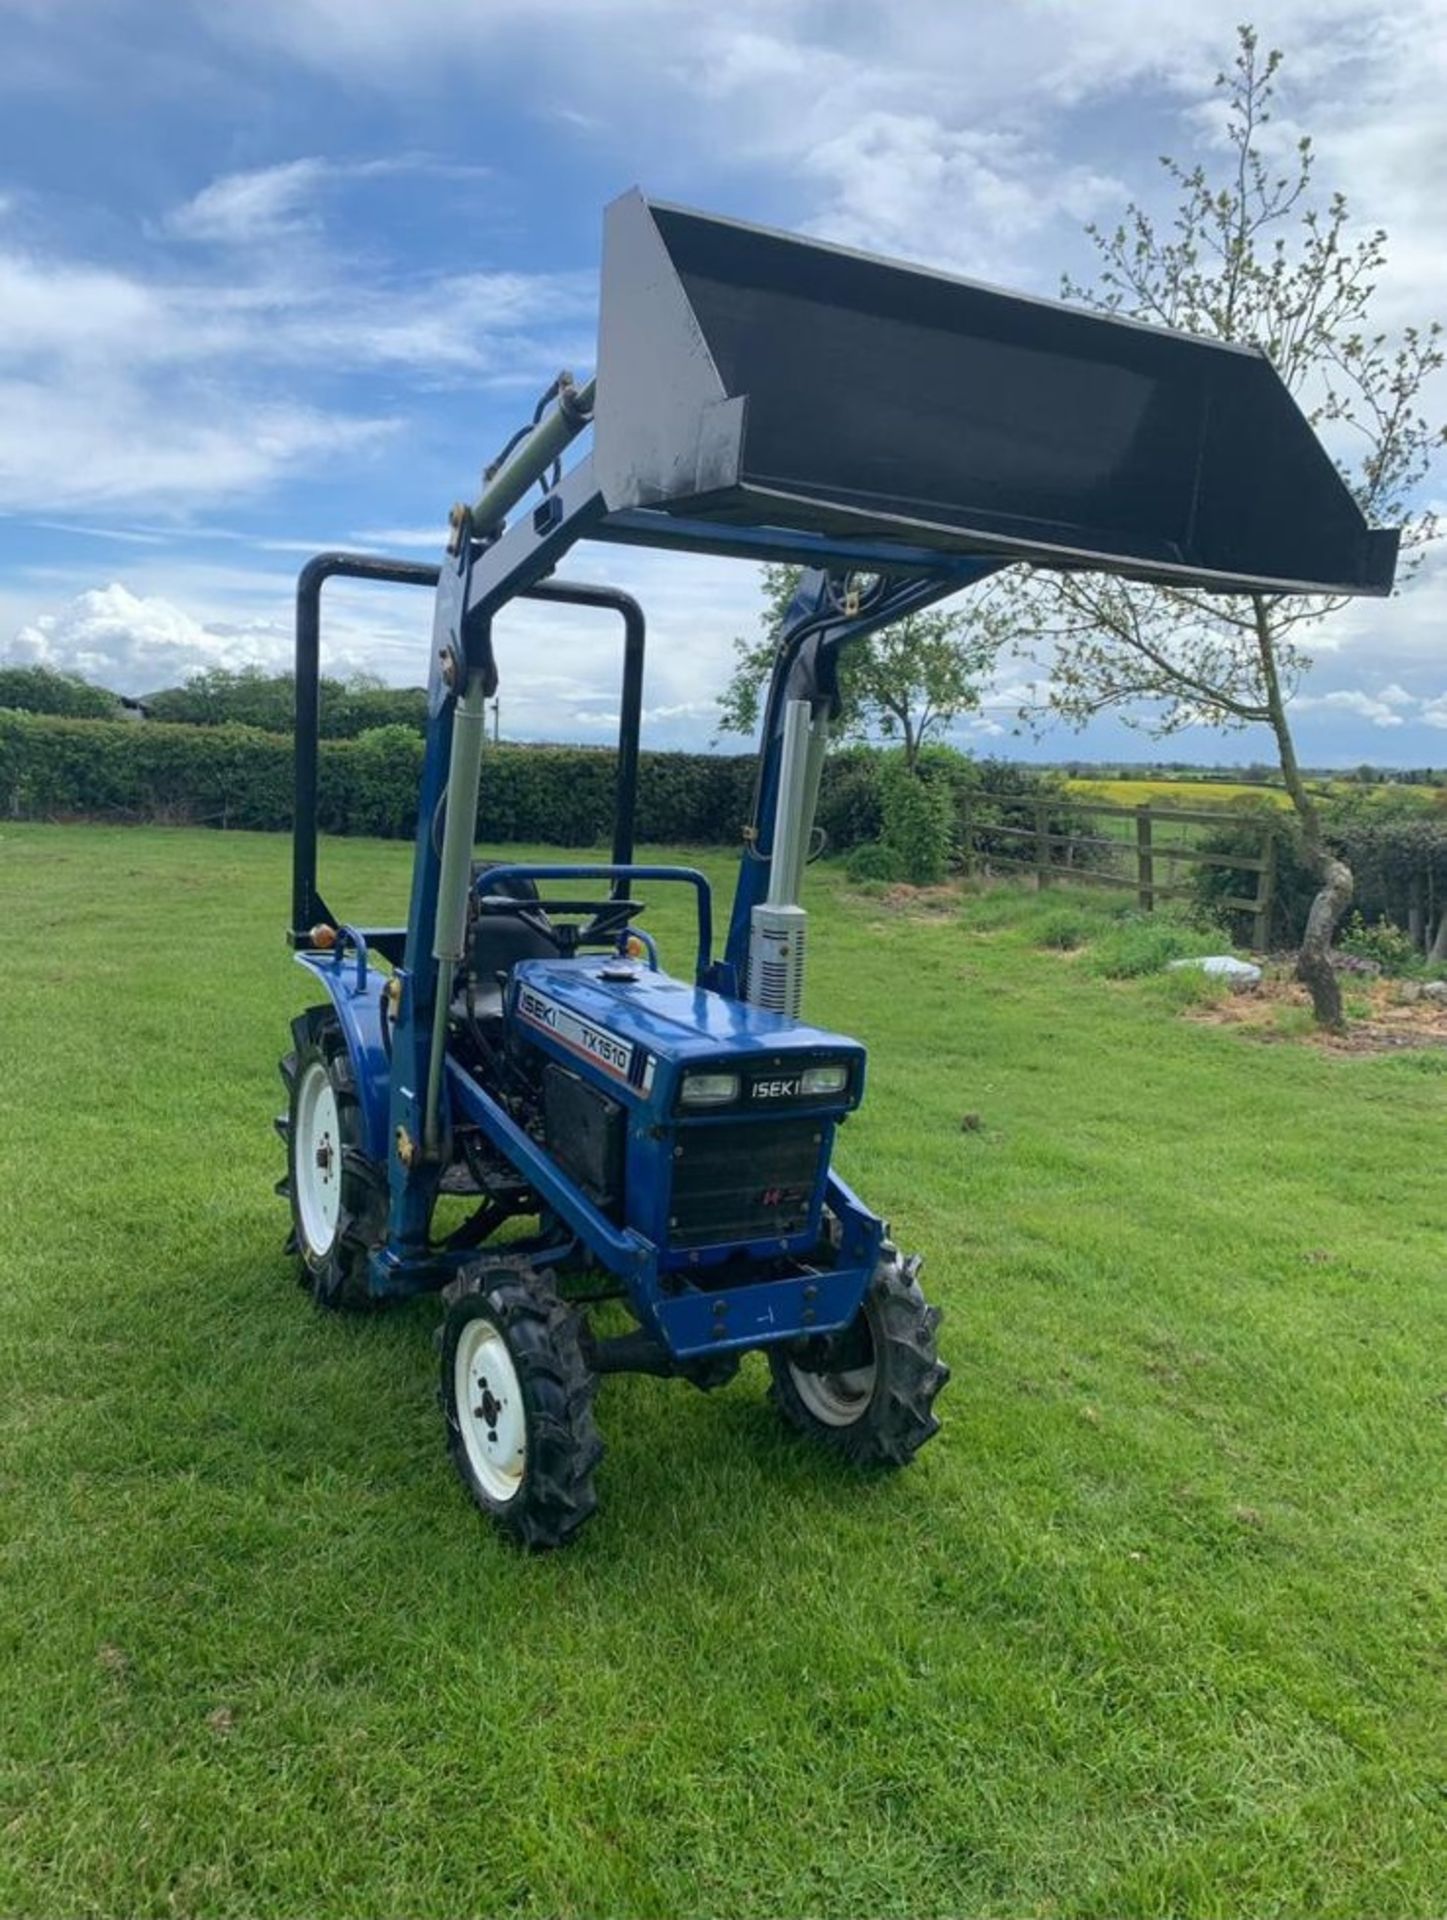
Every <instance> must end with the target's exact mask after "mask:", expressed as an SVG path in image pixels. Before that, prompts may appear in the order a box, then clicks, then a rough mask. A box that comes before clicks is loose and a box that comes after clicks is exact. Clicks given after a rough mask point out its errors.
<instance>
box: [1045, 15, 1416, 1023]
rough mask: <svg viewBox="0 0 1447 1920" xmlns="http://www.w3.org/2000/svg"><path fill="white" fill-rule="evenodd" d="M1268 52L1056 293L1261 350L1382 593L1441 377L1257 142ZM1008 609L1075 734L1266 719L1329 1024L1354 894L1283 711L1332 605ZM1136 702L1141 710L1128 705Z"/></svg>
mask: <svg viewBox="0 0 1447 1920" xmlns="http://www.w3.org/2000/svg"><path fill="white" fill-rule="evenodd" d="M1281 59H1282V56H1281V55H1280V53H1277V52H1267V53H1265V54H1263V52H1262V50H1261V45H1260V41H1259V39H1258V37H1257V34H1256V33H1255V31H1254V30H1253V29H1252V28H1250V27H1241V28H1239V29H1238V46H1237V53H1236V59H1235V63H1234V66H1233V68H1232V71H1231V72H1230V73H1229V74H1219V75H1218V76H1217V80H1216V85H1217V89H1218V91H1219V94H1220V97H1221V100H1222V103H1223V106H1224V109H1225V111H1224V117H1223V131H1224V142H1223V153H1222V164H1221V169H1220V174H1219V177H1217V176H1216V175H1214V174H1213V173H1212V172H1210V171H1208V169H1207V167H1206V166H1205V165H1204V164H1197V165H1195V166H1192V167H1189V168H1188V167H1186V166H1183V165H1182V164H1181V163H1180V162H1178V161H1176V160H1172V159H1170V158H1167V159H1165V160H1163V161H1162V165H1163V166H1164V168H1165V170H1166V173H1167V175H1168V177H1169V179H1170V182H1171V186H1172V187H1173V188H1174V189H1175V190H1176V192H1177V193H1178V195H1179V205H1178V206H1177V208H1176V211H1175V213H1174V216H1173V217H1172V219H1171V221H1170V222H1169V224H1166V223H1164V222H1160V221H1158V220H1157V219H1156V218H1155V217H1154V216H1153V215H1152V214H1150V213H1147V212H1146V211H1144V210H1143V209H1142V208H1141V207H1139V206H1138V205H1135V204H1132V205H1130V206H1129V207H1128V208H1127V210H1126V213H1125V217H1124V219H1123V220H1122V221H1121V223H1120V224H1119V225H1118V226H1116V227H1115V228H1114V229H1112V230H1109V231H1106V230H1103V229H1102V228H1100V227H1097V226H1091V227H1088V228H1087V229H1086V231H1087V233H1088V234H1089V236H1090V239H1091V240H1092V242H1093V243H1094V245H1095V249H1096V253H1097V256H1098V269H1097V279H1096V282H1095V284H1094V285H1093V286H1085V285H1081V284H1078V283H1076V282H1075V281H1073V280H1070V279H1068V278H1067V279H1066V280H1065V281H1064V282H1063V284H1062V289H1061V291H1062V293H1063V295H1064V297H1065V298H1066V299H1069V300H1075V301H1079V302H1081V303H1083V304H1085V305H1088V306H1091V307H1093V308H1095V309H1096V310H1097V311H1099V312H1105V313H1114V314H1121V315H1125V316H1128V317H1130V318H1132V319H1137V320H1145V321H1152V322H1155V323H1157V324H1163V325H1165V326H1171V327H1182V328H1185V329H1187V330H1189V331H1191V332H1194V333H1206V334H1214V335H1216V336H1218V337H1219V338H1221V339H1224V340H1238V341H1242V342H1246V343H1249V344H1251V345H1254V346H1257V347H1260V348H1262V349H1264V350H1265V352H1266V353H1267V354H1268V355H1269V356H1270V358H1271V359H1272V361H1273V362H1274V363H1275V366H1276V369H1277V372H1278V373H1279V374H1280V375H1281V377H1282V379H1283V380H1284V381H1285V383H1286V385H1287V387H1288V388H1290V389H1291V391H1292V392H1293V393H1294V394H1295V395H1296V396H1297V399H1298V401H1299V403H1300V404H1301V406H1302V407H1303V409H1304V411H1305V412H1306V414H1307V417H1308V418H1309V419H1310V420H1311V422H1312V424H1313V425H1314V426H1316V427H1317V428H1319V429H1320V430H1321V432H1322V434H1323V437H1324V439H1325V440H1326V442H1327V444H1328V446H1329V447H1330V448H1331V449H1332V451H1333V453H1334V456H1335V457H1336V459H1337V464H1338V466H1339V468H1340V471H1341V473H1342V475H1343V478H1344V479H1345V480H1346V482H1347V485H1348V486H1349V487H1350V488H1351V490H1352V492H1353V493H1354V495H1355V496H1356V499H1357V501H1358V503H1359V504H1360V506H1361V508H1362V510H1363V512H1364V513H1365V514H1366V515H1367V516H1368V518H1369V519H1371V520H1373V521H1377V522H1383V523H1389V524H1400V525H1401V526H1402V527H1403V541H1402V561H1401V565H1400V566H1399V569H1398V581H1399V584H1405V582H1406V581H1407V580H1409V579H1410V578H1411V576H1412V574H1413V572H1414V571H1415V570H1416V568H1417V566H1418V565H1419V564H1420V562H1421V559H1422V557H1423V552H1424V549H1425V547H1426V545H1427V543H1428V542H1429V541H1430V540H1431V539H1432V538H1433V537H1434V536H1435V534H1436V531H1437V528H1436V522H1435V520H1434V518H1433V516H1432V514H1431V513H1430V512H1428V511H1426V510H1424V509H1423V508H1421V507H1420V506H1419V504H1418V500H1419V494H1420V489H1421V485H1422V482H1423V480H1424V479H1425V478H1426V476H1427V473H1428V471H1429V468H1430V466H1431V463H1432V459H1433V456H1434V454H1435V452H1436V450H1437V449H1438V448H1440V447H1441V446H1442V445H1443V444H1444V440H1447V433H1444V429H1443V428H1442V427H1441V426H1440V425H1434V424H1432V423H1430V422H1429V420H1428V419H1427V417H1426V415H1425V414H1424V412H1423V406H1424V397H1423V389H1424V386H1425V384H1426V383H1427V382H1428V381H1429V380H1430V379H1431V377H1432V376H1433V375H1434V374H1435V373H1436V372H1437V371H1438V370H1439V369H1440V368H1441V366H1442V365H1443V359H1444V354H1443V340H1442V329H1441V326H1440V324H1439V323H1438V322H1435V321H1434V322H1432V323H1431V324H1430V325H1427V326H1425V327H1408V328H1406V329H1405V330H1404V331H1402V333H1401V334H1400V335H1399V336H1397V337H1396V338H1389V336H1388V335H1387V334H1386V333H1385V332H1382V331H1380V330H1376V329H1375V327H1374V321H1373V306H1374V294H1375V290H1376V284H1377V278H1378V275H1379V273H1380V270H1381V268H1382V266H1383V264H1384V262H1385V260H1386V256H1387V236H1386V234H1385V233H1384V232H1382V231H1381V230H1380V229H1374V230H1372V231H1370V232H1368V233H1366V234H1365V235H1357V234H1356V232H1355V229H1354V228H1353V227H1352V225H1351V222H1350V219H1349V215H1348V208H1347V202H1346V200H1345V198H1344V197H1343V195H1342V194H1340V193H1333V194H1332V195H1330V196H1329V198H1328V199H1327V200H1326V203H1325V205H1324V206H1322V205H1320V204H1319V203H1318V200H1317V198H1316V196H1315V194H1314V172H1315V154H1314V151H1313V148H1312V143H1311V140H1310V139H1309V138H1305V137H1303V138H1300V139H1298V140H1296V141H1295V143H1294V145H1293V146H1292V147H1291V148H1290V149H1289V153H1288V157H1287V158H1285V159H1279V158H1278V157H1277V154H1278V151H1279V148H1278V143H1277V142H1276V141H1275V138H1274V130H1272V129H1271V104H1272V99H1273V95H1274V91H1275V82H1276V76H1277V72H1278V70H1279V68H1280V66H1281ZM1024 594H1025V604H1023V605H1017V614H1018V615H1019V617H1020V618H1022V620H1025V621H1028V623H1029V625H1030V626H1031V627H1032V628H1033V629H1034V631H1035V633H1036V634H1037V635H1038V636H1040V637H1042V638H1044V639H1045V640H1046V641H1047V642H1048V643H1053V660H1052V662H1051V672H1050V682H1051V691H1050V694H1049V696H1048V702H1047V704H1048V706H1049V707H1050V708H1053V709H1054V710H1055V711H1056V712H1058V713H1060V714H1062V715H1063V716H1065V717H1066V718H1067V719H1070V720H1072V721H1074V722H1075V723H1076V724H1083V723H1084V722H1085V721H1086V720H1087V719H1088V718H1089V717H1090V716H1091V715H1093V714H1096V713H1099V712H1101V711H1102V710H1104V709H1106V708H1124V709H1126V710H1127V712H1126V718H1127V720H1128V721H1129V722H1130V723H1132V724H1137V725H1142V726H1144V727H1145V728H1146V730H1147V731H1149V732H1152V733H1155V734H1157V735H1164V734H1170V733H1174V732H1175V731H1177V730H1178V729H1179V728H1182V727H1184V726H1188V725H1198V724H1200V723H1201V722H1202V721H1203V720H1204V721H1206V722H1207V723H1209V724H1212V725H1216V726H1221V727H1242V726H1249V725H1256V724H1260V725H1264V726H1267V727H1269V728H1270V729H1271V732H1272V734H1273V735H1274V738H1275V743H1276V751H1277V756H1278V760H1279V765H1280V770H1281V778H1282V781H1283V783H1284V785H1285V787H1286V790H1287V792H1288V794H1289V795H1290V796H1291V803H1292V806H1293V807H1294V808H1295V812H1296V819H1297V823H1298V827H1299V832H1300V836H1301V841H1302V846H1303V850H1304V853H1305V856H1306V859H1307V861H1308V864H1309V866H1310V868H1311V870H1312V872H1313V874H1314V876H1315V877H1316V880H1317V882H1318V886H1319V891H1318V893H1317V895H1316V898H1315V900H1314V902H1313V904H1312V908H1311V912H1310V915H1309V917H1308V922H1307V928H1306V933H1305V936H1304V938H1303V940H1302V944H1301V949H1300V952H1299V954H1298V957H1297V975H1298V978H1300V979H1301V980H1302V981H1303V983H1304V984H1305V985H1306V986H1307V987H1308V988H1309V990H1310V992H1311V997H1312V1004H1313V1006H1314V1008H1315V1011H1316V1017H1317V1019H1318V1020H1319V1021H1320V1022H1322V1023H1323V1024H1324V1025H1327V1026H1332V1027H1339V1026H1340V1025H1341V1022H1342V1000H1341V988H1340V986H1339V984H1338V981H1337V977H1336V973H1335V971H1334V970H1333V967H1332V964H1331V943H1332V939H1333V937H1334V935H1335V933H1336V930H1337V927H1338V926H1339V924H1340V922H1341V919H1342V916H1343V915H1344V913H1345V912H1346V909H1347V907H1348V906H1349V904H1350V902H1351V897H1352V875H1351V871H1350V869H1349V868H1348V867H1347V865H1346V864H1345V862H1344V861H1343V860H1341V859H1340V858H1339V857H1338V856H1337V855H1336V854H1335V853H1334V852H1333V851H1332V849H1331V847H1330V846H1329V844H1328V842H1327V838H1326V835H1325V832H1324V829H1323V824H1322V818H1321V814H1320V811H1319V808H1318V804H1317V801H1316V799H1315V797H1314V796H1313V795H1312V793H1311V792H1310V790H1309V788H1308V786H1307V784H1306V780H1305V777H1304V774H1303V771H1302V769H1301V767H1300V764H1299V762H1298V759H1297V754H1296V747H1295V743H1294V741H1293V739H1292V732H1291V724H1290V720H1289V717H1288V704H1289V701H1290V699H1291V696H1292V694H1293V692H1294V691H1295V689H1296V687H1297V685H1298V684H1299V682H1300V680H1301V677H1302V675H1303V674H1304V673H1305V672H1306V670H1307V669H1308V667H1309V666H1310V664H1311V663H1310V659H1309V656H1308V655H1307V653H1306V652H1305V650H1304V648H1303V644H1302V641H1303V636H1304V634H1305V633H1306V632H1307V631H1308V630H1309V629H1310V628H1312V627H1314V626H1315V625H1316V624H1317V623H1318V622H1320V621H1321V620H1323V619H1325V618H1326V617H1327V616H1328V615H1329V614H1331V613H1333V612H1334V611H1335V610H1336V609H1337V608H1338V607H1340V606H1341V605H1342V604H1343V602H1342V601H1341V600H1339V599H1330V598H1319V597H1317V598H1310V597H1306V596H1299V595H1285V594H1259V593H1258V594H1250V595H1242V596H1236V597H1228V598H1224V599H1222V598H1217V597H1213V596H1211V595H1207V594H1201V593H1194V592H1189V591H1183V590H1180V589H1176V588H1167V587H1145V586H1139V585H1135V584H1127V583H1125V582H1122V581H1118V580H1113V579H1109V578H1105V577H1100V576H1092V575H1086V574H1077V575H1054V576H1044V575H1036V576H1033V577H1030V578H1029V579H1028V581H1027V583H1026V586H1025V589H1024ZM1143 702H1144V703H1146V704H1145V708H1144V711H1142V707H1141V703H1143Z"/></svg>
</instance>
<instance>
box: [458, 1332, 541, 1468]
mask: <svg viewBox="0 0 1447 1920" xmlns="http://www.w3.org/2000/svg"><path fill="white" fill-rule="evenodd" d="M452 1393H453V1399H454V1401H455V1402H456V1405H457V1428H458V1432H459V1433H460V1434H461V1435H462V1444H463V1446H464V1448H465V1449H466V1451H467V1460H468V1465H469V1466H470V1467H471V1468H472V1471H473V1472H474V1474H476V1476H477V1481H478V1484H479V1486H481V1488H482V1489H483V1491H484V1492H485V1493H486V1494H487V1496H488V1498H489V1499H490V1500H493V1501H495V1502H496V1503H497V1504H498V1505H499V1506H505V1505H506V1503H507V1502H508V1501H509V1500H511V1499H513V1498H514V1497H515V1496H516V1494H517V1492H518V1489H519V1488H520V1487H521V1486H522V1483H523V1473H524V1471H525V1470H526V1466H527V1451H528V1430H527V1419H526V1416H525V1414H524V1412H523V1395H522V1387H521V1385H520V1383H519V1381H518V1376H517V1368H516V1367H515V1366H514V1365H513V1360H512V1355H511V1354H510V1353H509V1352H508V1350H507V1342H506V1341H505V1340H504V1339H503V1337H502V1335H501V1334H500V1333H499V1332H498V1330H497V1328H496V1327H495V1326H494V1325H493V1324H492V1322H491V1321H490V1320H483V1319H476V1320H469V1321H468V1323H467V1325H466V1326H465V1327H464V1328H463V1329H462V1334H461V1336H460V1338H459V1339H458V1342H457V1352H456V1354H455V1356H454V1358H453V1362H452Z"/></svg>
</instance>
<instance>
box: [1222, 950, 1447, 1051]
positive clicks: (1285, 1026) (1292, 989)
mask: <svg viewBox="0 0 1447 1920" xmlns="http://www.w3.org/2000/svg"><path fill="white" fill-rule="evenodd" d="M1342 987H1343V992H1344V996H1345V999H1346V1002H1347V1030H1346V1032H1345V1033H1323V1032H1321V1031H1320V1029H1318V1028H1317V1027H1314V1026H1312V1025H1311V1024H1310V1022H1311V997H1310V995H1309V994H1308V993H1307V991H1306V989H1305V987H1303V986H1301V985H1300V984H1299V983H1298V982H1297V981H1295V980H1293V979H1292V978H1291V976H1290V974H1289V972H1287V971H1286V970H1285V969H1284V968H1283V969H1279V970H1278V969H1276V968H1273V969H1271V970H1270V971H1268V973H1267V974H1266V977H1265V978H1264V979H1263V980H1262V981H1261V983H1260V984H1259V985H1258V986H1255V987H1249V988H1247V989H1246V990H1245V991H1244V992H1241V993H1233V994H1231V995H1230V996H1229V997H1228V998H1227V999H1224V1000H1220V1001H1217V1002H1215V1003H1214V1004H1213V1005H1211V1006H1207V1007H1197V1008H1194V1009H1193V1010H1192V1011H1191V1012H1190V1013H1188V1014H1187V1016H1186V1017H1187V1019H1191V1020H1204V1021H1206V1022H1207V1023H1208V1024H1209V1025H1211V1026H1219V1027H1241V1028H1244V1029H1245V1030H1246V1031H1247V1032H1248V1033H1250V1034H1251V1035H1252V1036H1253V1037H1254V1038H1257V1039H1261V1040H1297V1041H1305V1042H1306V1044H1307V1045H1308V1046H1314V1047H1320V1048H1321V1049H1322V1050H1323V1051H1324V1052H1327V1053H1394V1052H1397V1051H1399V1050H1400V1049H1401V1048H1403V1047H1447V1005H1444V1004H1443V1003H1442V1002H1441V1001H1439V1000H1412V999H1410V998H1404V997H1403V983H1402V982H1401V981H1399V980H1358V979H1350V980H1345V981H1343V982H1342Z"/></svg>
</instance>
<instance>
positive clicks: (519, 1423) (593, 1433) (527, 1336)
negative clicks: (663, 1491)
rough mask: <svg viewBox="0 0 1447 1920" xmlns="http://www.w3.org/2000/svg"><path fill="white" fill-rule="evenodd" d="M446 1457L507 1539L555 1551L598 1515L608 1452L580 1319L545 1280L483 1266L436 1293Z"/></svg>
mask: <svg viewBox="0 0 1447 1920" xmlns="http://www.w3.org/2000/svg"><path fill="white" fill-rule="evenodd" d="M442 1297H443V1299H444V1301H445V1302H446V1304H447V1317H446V1319H445V1320H444V1321H443V1323H442V1327H441V1329H440V1332H439V1336H438V1340H439V1346H440V1348H441V1354H442V1378H441V1383H440V1387H441V1400H442V1411H443V1414H444V1416H445V1417H446V1421H447V1450H448V1452H449V1453H450V1454H451V1456H452V1463H453V1465H454V1466H455V1467H456V1468H457V1471H458V1473H459V1475H460V1476H461V1478H462V1483H463V1485H464V1486H465V1487H466V1488H467V1491H468V1493H469V1494H470V1495H471V1496H472V1498H473V1500H474V1501H475V1502H476V1504H477V1505H478V1506H479V1507H481V1509H482V1511H483V1512H484V1513H485V1514H487V1515H488V1517H489V1518H490V1519H491V1520H492V1521H493V1523H494V1524H495V1525H496V1526H497V1527H498V1528H499V1529H500V1531H501V1532H502V1533H504V1534H505V1535H507V1536H508V1538H509V1539H511V1540H513V1541H515V1542H516V1543H517V1544H518V1545H520V1546H524V1547H530V1548H545V1547H561V1546H566V1545H567V1543H568V1542H569V1541H570V1540H571V1539H572V1538H573V1536H574V1534H576V1533H577V1531H578V1529H579V1528H580V1527H581V1526H582V1525H583V1523H584V1521H586V1520H587V1519H588V1518H589V1516H590V1515H591V1514H592V1512H593V1511H594V1509H595V1507H596V1506H597V1504H598V1497H597V1494H596V1493H595V1491H594V1488H593V1474H594V1471H595V1469H596V1468H597V1465H598V1462H599V1461H600V1460H601V1459H602V1457H603V1443H602V1441H601V1439H600V1438H599V1437H598V1429H597V1426H596V1424H595V1423H594V1420H593V1394H594V1391H595V1389H596V1386H597V1381H596V1379H595V1377H594V1375H593V1374H592V1372H591V1371H590V1370H589V1368H588V1365H587V1363H586V1362H585V1360H584V1358H583V1349H582V1343H581V1340H580V1337H579V1333H580V1329H579V1322H578V1317H577V1315H576V1314H575V1313H573V1312H572V1311H571V1310H570V1309H569V1308H568V1307H566V1306H565V1305H564V1304H563V1302H562V1301H561V1300H560V1299H559V1298H558V1295H557V1293H556V1292H555V1290H554V1288H553V1284H552V1281H551V1280H549V1279H548V1278H547V1276H546V1275H544V1274H540V1273H536V1272H531V1271H529V1272H526V1273H525V1272H523V1271H521V1270H520V1269H513V1268H499V1267H497V1266H496V1265H494V1266H491V1267H489V1266H488V1265H486V1264H485V1263H479V1264H478V1265H477V1266H475V1267H470V1268H468V1269H466V1270H465V1271H464V1272H463V1273H462V1274H461V1275H459V1277H458V1278H457V1279H456V1280H455V1281H454V1282H453V1283H452V1285H451V1286H450V1287H448V1288H447V1290H446V1292H445V1293H444V1294H443V1296H442Z"/></svg>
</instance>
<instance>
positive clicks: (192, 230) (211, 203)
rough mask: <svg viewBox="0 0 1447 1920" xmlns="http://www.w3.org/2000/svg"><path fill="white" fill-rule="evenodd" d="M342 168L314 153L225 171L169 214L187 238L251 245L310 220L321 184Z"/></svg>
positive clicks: (171, 223) (178, 231) (172, 224)
mask: <svg viewBox="0 0 1447 1920" xmlns="http://www.w3.org/2000/svg"><path fill="white" fill-rule="evenodd" d="M337 172H338V169H337V168H335V167H333V166H330V165H329V164H328V163H327V162H326V161H325V160H319V159H315V158H310V159H301V160H288V161H286V162H284V163H283V164H281V165H279V166H275V167H259V168H257V169H256V170H255V171H253V172H249V173H226V174H222V175H221V176H220V177H219V178H218V179H216V180H213V181H211V183H210V184H209V185H208V186H205V187H203V188H202V189H201V191H200V192H199V193H198V194H197V195H196V196H195V197H194V198H193V199H191V200H188V201H187V202H186V203H185V204H184V206H180V207H177V208H175V209H174V210H173V211H172V213H171V214H170V216H169V217H168V219H167V222H166V224H167V227H168V228H169V230H170V231H171V232H172V233H174V234H176V235H178V236H179V237H180V238H181V239H184V240H209V241H220V242H223V243H225V244H228V245H232V246H235V245H238V244H247V245H250V244H252V243H254V242H256V241H257V240H274V239H276V238H278V237H279V236H281V235H283V234H288V233H294V232H296V231H297V229H298V228H300V227H304V226H307V225H310V224H311V220H310V217H309V216H310V207H311V202H312V200H313V198H314V196H315V194H316V191H317V189H318V187H319V186H320V185H321V184H322V182H323V181H325V180H328V179H331V178H333V177H334V176H335V175H336V173H337Z"/></svg>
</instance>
